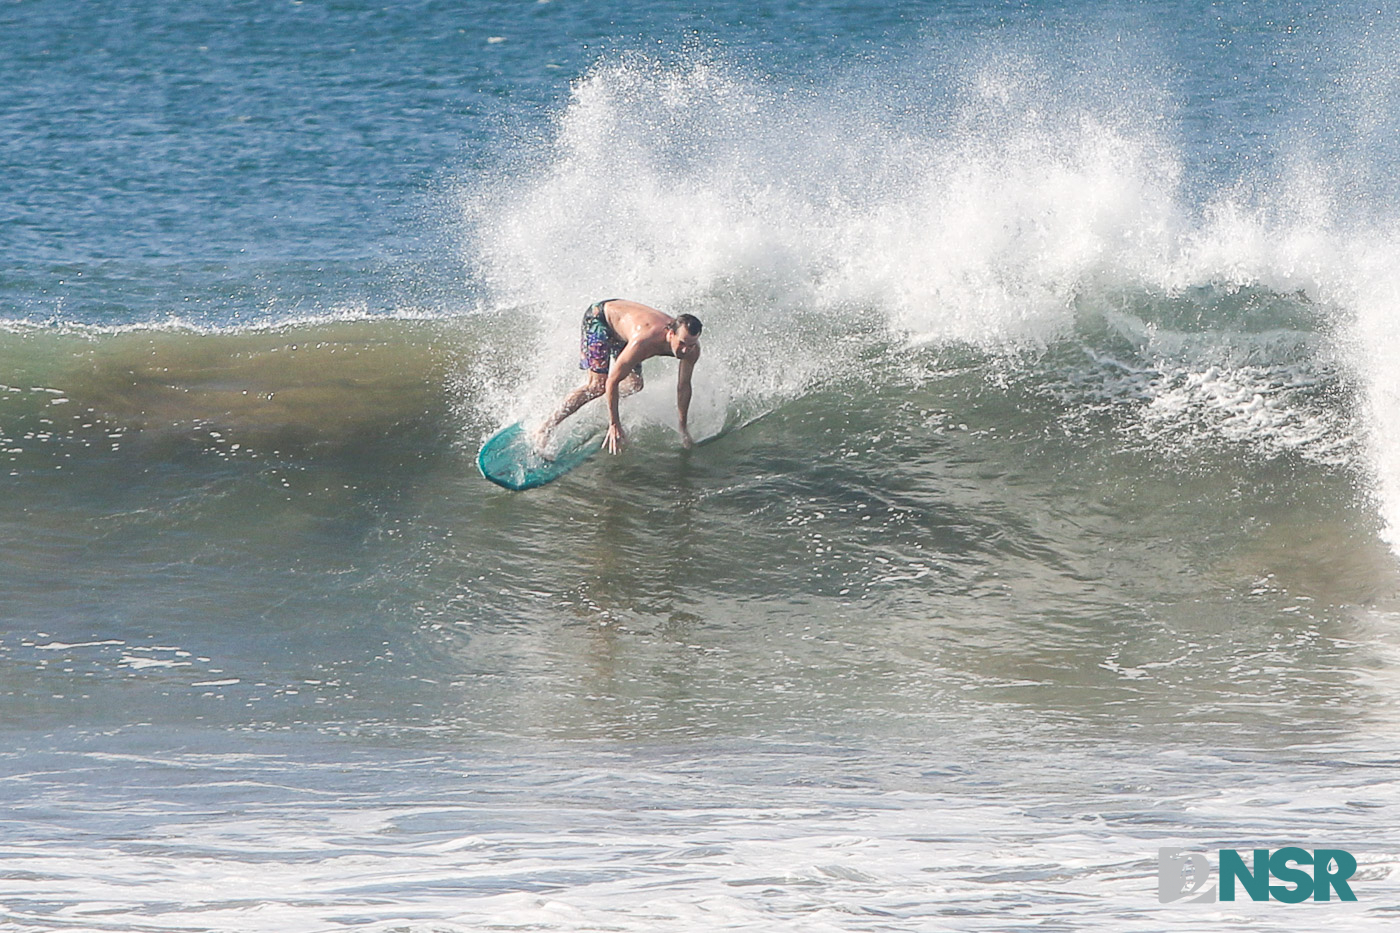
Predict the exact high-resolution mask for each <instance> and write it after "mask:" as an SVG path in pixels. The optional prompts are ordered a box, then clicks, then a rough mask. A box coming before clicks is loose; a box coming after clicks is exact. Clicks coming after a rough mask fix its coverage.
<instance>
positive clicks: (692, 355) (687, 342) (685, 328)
mask: <svg viewBox="0 0 1400 933" xmlns="http://www.w3.org/2000/svg"><path fill="white" fill-rule="evenodd" d="M703 327H704V325H703V324H701V323H700V319H699V318H698V317H696V316H695V315H693V314H682V315H679V316H677V317H676V318H675V319H674V320H672V321H671V323H670V324H667V325H666V342H667V343H669V344H670V345H671V353H672V354H674V355H675V357H676V359H678V360H696V359H699V358H700V331H701V329H702V328H703Z"/></svg>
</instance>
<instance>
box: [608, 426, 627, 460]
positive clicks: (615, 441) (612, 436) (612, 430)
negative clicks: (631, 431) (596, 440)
mask: <svg viewBox="0 0 1400 933" xmlns="http://www.w3.org/2000/svg"><path fill="white" fill-rule="evenodd" d="M626 444H627V437H626V435H624V434H623V433H622V425H620V424H610V425H608V436H607V437H605V438H603V449H604V450H606V451H607V452H608V453H610V454H615V453H619V452H621V450H622V448H623V447H624V446H625V445H626Z"/></svg>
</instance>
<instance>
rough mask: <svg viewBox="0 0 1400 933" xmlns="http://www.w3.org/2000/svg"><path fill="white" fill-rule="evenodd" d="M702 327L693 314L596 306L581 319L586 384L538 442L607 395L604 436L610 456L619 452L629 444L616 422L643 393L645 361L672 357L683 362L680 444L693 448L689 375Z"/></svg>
mask: <svg viewBox="0 0 1400 933" xmlns="http://www.w3.org/2000/svg"><path fill="white" fill-rule="evenodd" d="M700 327H701V324H700V320H699V319H698V318H696V317H695V316H694V315H693V314H682V315H681V316H680V317H674V318H673V317H671V316H670V315H669V314H662V313H661V312H660V311H658V310H656V309H655V308H648V307H647V306H646V305H644V304H639V303H637V302H635V301H625V300H623V299H621V298H610V299H608V300H606V301H600V302H598V303H597V304H595V305H592V306H591V307H590V308H589V309H588V310H587V311H586V312H584V315H583V337H582V341H581V344H582V347H581V352H580V354H579V361H578V366H579V369H584V370H587V371H588V380H587V381H586V382H584V384H583V385H581V386H579V387H578V388H577V389H575V390H574V391H572V392H570V393H569V394H568V395H567V396H566V397H565V398H564V401H563V403H562V404H561V405H560V406H559V410H558V411H556V412H555V413H554V414H553V415H551V416H550V417H549V420H548V421H546V422H545V423H544V424H543V425H542V426H541V427H540V429H539V432H538V434H537V435H536V439H537V440H539V441H541V442H543V441H544V440H546V439H547V438H548V437H549V433H550V432H551V431H553V430H554V429H555V428H556V427H558V425H559V423H560V422H561V421H563V420H564V419H565V418H567V417H569V416H570V415H572V414H573V413H574V412H576V411H578V410H579V409H580V408H582V407H583V406H584V405H585V404H587V403H588V402H591V401H593V400H594V399H595V398H597V397H598V396H600V395H603V396H606V397H607V400H608V434H607V437H605V438H603V446H604V447H605V448H607V449H608V451H609V452H610V453H617V452H618V451H620V450H621V449H622V447H623V445H624V444H625V443H626V441H627V438H626V436H625V435H624V434H623V433H622V422H621V421H620V420H619V419H618V414H617V403H618V400H619V399H621V398H624V397H626V396H628V395H631V394H632V393H633V392H638V391H641V388H642V360H645V359H649V358H650V357H653V356H674V357H675V358H676V359H678V360H680V368H679V370H678V371H677V373H676V410H677V411H678V412H679V414H680V429H681V443H682V444H683V445H684V446H686V447H691V446H693V445H694V444H695V442H694V441H693V440H691V438H690V431H689V429H688V428H687V427H686V417H687V415H688V414H689V413H690V374H691V372H692V371H693V370H694V369H695V361H696V360H698V359H700V339H699V338H700ZM541 446H543V443H541Z"/></svg>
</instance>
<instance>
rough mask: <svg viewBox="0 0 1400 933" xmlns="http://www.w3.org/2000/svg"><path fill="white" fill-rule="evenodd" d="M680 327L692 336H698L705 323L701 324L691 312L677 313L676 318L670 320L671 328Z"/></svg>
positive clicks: (676, 328) (677, 328)
mask: <svg viewBox="0 0 1400 933" xmlns="http://www.w3.org/2000/svg"><path fill="white" fill-rule="evenodd" d="M682 327H684V328H685V329H686V330H687V331H689V332H690V335H691V336H692V337H699V336H700V331H701V330H703V329H704V327H705V325H704V324H701V323H700V319H699V318H698V317H696V316H695V315H693V314H678V315H676V319H675V320H674V321H672V322H671V330H680V329H681V328H682Z"/></svg>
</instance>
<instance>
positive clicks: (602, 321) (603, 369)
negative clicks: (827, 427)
mask: <svg viewBox="0 0 1400 933" xmlns="http://www.w3.org/2000/svg"><path fill="white" fill-rule="evenodd" d="M615 300H616V299H615V298H606V299H604V300H603V301H599V302H597V303H596V304H592V305H589V306H588V310H587V311H585V312H583V333H582V334H581V336H580V339H579V356H578V368H579V369H586V370H588V371H589V372H590V373H598V374H599V375H601V376H606V375H607V374H608V370H609V369H611V368H612V361H613V360H614V359H616V358H617V355H618V354H619V353H621V352H622V351H623V350H625V349H626V348H627V341H626V340H623V339H622V338H621V337H619V336H618V335H617V334H616V333H614V332H613V329H612V328H611V327H609V326H608V317H607V315H606V314H604V313H603V305H605V304H607V303H608V302H609V301H615ZM633 371H634V372H635V373H636V374H637V375H639V376H640V375H641V374H642V366H641V364H640V363H638V364H637V365H636V366H634V367H633Z"/></svg>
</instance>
